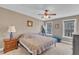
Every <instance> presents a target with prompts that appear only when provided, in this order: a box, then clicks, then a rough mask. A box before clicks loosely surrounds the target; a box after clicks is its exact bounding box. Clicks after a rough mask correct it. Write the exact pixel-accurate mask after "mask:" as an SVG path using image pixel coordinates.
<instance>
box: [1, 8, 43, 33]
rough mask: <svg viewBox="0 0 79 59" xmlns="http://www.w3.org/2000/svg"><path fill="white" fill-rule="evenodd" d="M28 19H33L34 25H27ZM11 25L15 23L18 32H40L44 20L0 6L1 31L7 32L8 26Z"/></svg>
mask: <svg viewBox="0 0 79 59" xmlns="http://www.w3.org/2000/svg"><path fill="white" fill-rule="evenodd" d="M27 20H32V21H33V27H28V26H27V24H26V23H27ZM10 25H14V26H15V27H16V30H17V32H18V33H19V32H26V31H29V32H34V33H38V32H40V25H42V21H39V20H38V19H35V18H32V17H29V16H25V15H22V14H19V13H16V12H13V11H9V10H7V9H3V8H0V31H1V32H6V31H7V29H8V26H10Z"/></svg>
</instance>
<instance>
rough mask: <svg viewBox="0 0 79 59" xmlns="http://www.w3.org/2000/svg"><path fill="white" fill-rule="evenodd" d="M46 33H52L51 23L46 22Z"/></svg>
mask: <svg viewBox="0 0 79 59" xmlns="http://www.w3.org/2000/svg"><path fill="white" fill-rule="evenodd" d="M46 34H47V35H51V34H52V23H50V22H49V23H46Z"/></svg>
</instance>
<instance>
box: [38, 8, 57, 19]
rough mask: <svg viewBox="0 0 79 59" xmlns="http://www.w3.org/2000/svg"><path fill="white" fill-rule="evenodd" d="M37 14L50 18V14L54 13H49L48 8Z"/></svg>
mask: <svg viewBox="0 0 79 59" xmlns="http://www.w3.org/2000/svg"><path fill="white" fill-rule="evenodd" d="M38 15H42V18H50V16H52V15H56V14H55V13H49V10H47V9H46V10H44V13H43V14H38Z"/></svg>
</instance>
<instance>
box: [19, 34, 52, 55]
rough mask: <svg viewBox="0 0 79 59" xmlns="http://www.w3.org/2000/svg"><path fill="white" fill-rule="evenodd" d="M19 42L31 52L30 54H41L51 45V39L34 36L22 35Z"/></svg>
mask: <svg viewBox="0 0 79 59" xmlns="http://www.w3.org/2000/svg"><path fill="white" fill-rule="evenodd" d="M20 42H21V43H23V45H25V46H27V47H28V48H29V49H30V50H31V51H32V52H33V53H32V54H41V53H42V52H43V51H45V50H46V49H48V48H49V47H50V46H51V45H52V44H53V40H52V38H51V37H45V36H41V35H34V34H30V35H29V34H24V37H23V38H21V39H20Z"/></svg>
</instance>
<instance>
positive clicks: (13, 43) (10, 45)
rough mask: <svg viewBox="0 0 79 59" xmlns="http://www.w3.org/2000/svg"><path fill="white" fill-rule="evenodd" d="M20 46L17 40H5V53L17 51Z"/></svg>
mask: <svg viewBox="0 0 79 59" xmlns="http://www.w3.org/2000/svg"><path fill="white" fill-rule="evenodd" d="M17 47H18V44H17V40H16V39H15V38H13V39H11V40H10V39H4V53H6V52H9V51H12V50H14V49H17Z"/></svg>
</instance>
